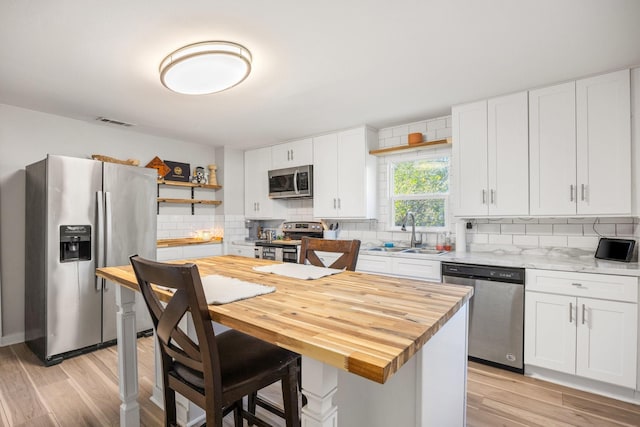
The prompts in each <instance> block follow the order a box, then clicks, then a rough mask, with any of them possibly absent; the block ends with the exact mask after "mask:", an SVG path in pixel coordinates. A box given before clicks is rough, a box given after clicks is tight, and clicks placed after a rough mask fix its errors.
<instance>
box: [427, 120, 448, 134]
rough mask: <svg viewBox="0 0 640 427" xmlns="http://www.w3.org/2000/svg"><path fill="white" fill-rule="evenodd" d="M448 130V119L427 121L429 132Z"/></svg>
mask: <svg viewBox="0 0 640 427" xmlns="http://www.w3.org/2000/svg"><path fill="white" fill-rule="evenodd" d="M446 128H447V121H446V119H435V120H427V131H429V132H431V131H433V130H439V129H446Z"/></svg>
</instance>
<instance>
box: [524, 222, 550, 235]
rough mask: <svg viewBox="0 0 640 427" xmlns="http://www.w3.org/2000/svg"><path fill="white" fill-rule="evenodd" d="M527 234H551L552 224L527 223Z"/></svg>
mask: <svg viewBox="0 0 640 427" xmlns="http://www.w3.org/2000/svg"><path fill="white" fill-rule="evenodd" d="M526 233H527V234H538V235H539V234H549V235H550V234H553V226H552V225H551V224H527V225H526Z"/></svg>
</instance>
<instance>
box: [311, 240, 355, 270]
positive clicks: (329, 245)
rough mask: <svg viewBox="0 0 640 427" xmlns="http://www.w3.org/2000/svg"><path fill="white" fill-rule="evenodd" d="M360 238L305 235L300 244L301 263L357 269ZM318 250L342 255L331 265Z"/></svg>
mask: <svg viewBox="0 0 640 427" xmlns="http://www.w3.org/2000/svg"><path fill="white" fill-rule="evenodd" d="M359 251H360V240H331V239H315V238H311V237H303V238H302V244H301V246H300V264H306V263H307V261H308V262H309V264H312V265H316V266H318V267H330V268H346V269H347V270H349V271H355V270H356V263H357V262H358V253H359ZM316 252H340V253H342V255H341V256H340V257H339V258H338V259H337V260H335V261H334V262H333V263H332V264H331V265H325V264H324V262H322V260H321V259H320V257H319V256H318V254H317V253H316Z"/></svg>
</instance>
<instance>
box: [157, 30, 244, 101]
mask: <svg viewBox="0 0 640 427" xmlns="http://www.w3.org/2000/svg"><path fill="white" fill-rule="evenodd" d="M249 72H251V52H249V50H248V49H247V48H245V47H244V46H242V45H239V44H237V43H233V42H227V41H209V42H200V43H194V44H190V45H187V46H184V47H181V48H180V49H178V50H176V51H174V52H172V53H170V54H169V55H167V57H166V58H164V60H163V61H162V62H161V63H160V81H161V82H162V84H163V85H164V86H165V87H167V88H168V89H169V90H172V91H174V92H177V93H182V94H185V95H205V94H210V93H216V92H220V91H223V90H225V89H229V88H231V87H233V86H235V85H237V84H238V83H240V82H242V81H243V80H244V79H246V78H247V76H248V75H249Z"/></svg>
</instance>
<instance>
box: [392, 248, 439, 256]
mask: <svg viewBox="0 0 640 427" xmlns="http://www.w3.org/2000/svg"><path fill="white" fill-rule="evenodd" d="M402 253H403V254H425V255H439V254H443V253H444V251H440V250H438V249H427V248H410V249H405V250H403V251H402Z"/></svg>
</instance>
